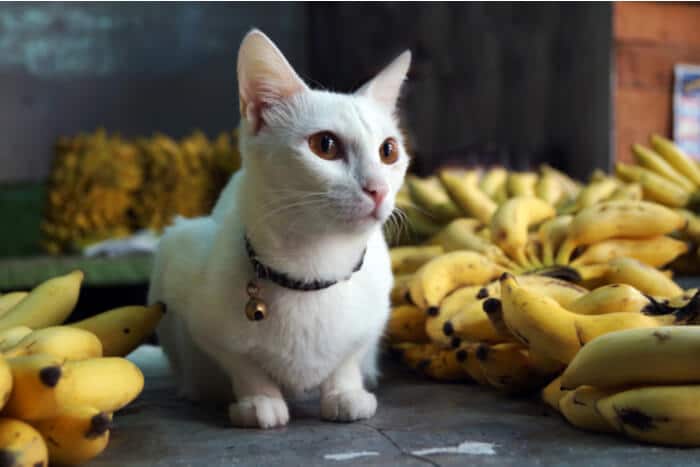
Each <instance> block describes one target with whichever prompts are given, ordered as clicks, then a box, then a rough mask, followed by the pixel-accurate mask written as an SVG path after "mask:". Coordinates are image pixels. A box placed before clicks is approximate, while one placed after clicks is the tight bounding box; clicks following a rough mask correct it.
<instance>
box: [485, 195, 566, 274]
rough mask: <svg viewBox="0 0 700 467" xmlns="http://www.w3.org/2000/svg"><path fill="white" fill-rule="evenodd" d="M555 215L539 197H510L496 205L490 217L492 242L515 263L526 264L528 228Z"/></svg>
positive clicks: (550, 207) (551, 208)
mask: <svg viewBox="0 0 700 467" xmlns="http://www.w3.org/2000/svg"><path fill="white" fill-rule="evenodd" d="M555 215H556V212H555V210H554V208H553V207H552V206H550V205H549V204H547V203H546V202H544V201H542V200H541V199H539V198H535V197H526V196H521V197H516V198H511V199H509V200H508V201H506V202H505V203H503V204H502V205H501V206H499V207H498V209H497V210H496V212H495V213H494V215H493V218H492V219H491V224H490V226H491V237H492V240H493V243H495V244H496V245H498V246H499V247H501V249H502V250H503V251H504V252H505V253H506V254H507V255H508V256H509V257H511V258H513V259H514V260H515V261H516V262H517V263H519V264H526V263H527V261H526V259H525V245H526V243H527V240H528V230H529V228H530V227H531V226H533V225H535V224H539V223H541V222H542V221H545V220H547V219H549V218H550V217H554V216H555Z"/></svg>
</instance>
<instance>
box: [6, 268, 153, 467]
mask: <svg viewBox="0 0 700 467" xmlns="http://www.w3.org/2000/svg"><path fill="white" fill-rule="evenodd" d="M82 279H83V273H82V272H81V271H74V272H72V273H69V274H66V275H64V276H59V277H55V278H52V279H49V280H47V281H46V282H44V283H42V284H40V285H39V286H37V287H36V288H34V289H33V290H32V291H31V292H12V293H7V294H4V295H0V460H1V461H2V465H7V466H17V467H19V466H34V465H44V466H45V465H48V462H49V461H50V462H51V463H56V464H64V465H65V464H68V465H71V464H79V463H81V462H85V461H87V460H89V459H91V458H93V457H95V456H97V455H98V454H100V453H101V452H102V451H103V450H104V449H105V448H106V447H107V443H108V441H109V435H110V429H111V424H112V414H113V413H114V412H116V411H117V410H119V409H121V408H123V407H124V406H126V405H127V404H129V403H130V402H131V401H132V400H134V399H135V398H136V397H137V396H138V395H139V394H140V392H141V390H142V389H143V384H144V380H143V374H142V373H141V371H140V370H139V368H138V367H137V366H135V365H134V364H133V363H131V362H130V361H129V360H127V359H125V358H122V357H123V356H125V355H127V354H128V353H129V352H131V351H132V350H134V349H135V348H136V347H137V346H138V345H139V344H140V343H141V342H142V341H143V340H144V339H145V338H146V337H147V336H148V335H150V334H151V333H152V332H153V331H154V329H155V327H156V325H157V324H158V322H159V320H160V318H161V316H162V314H163V312H164V311H165V310H164V308H163V307H162V306H161V305H154V306H151V307H143V306H129V307H122V308H117V309H114V310H111V311H106V312H104V313H101V314H98V315H96V316H94V317H91V318H87V319H85V320H83V321H79V322H76V323H71V324H66V325H62V324H61V323H63V322H64V321H65V320H66V318H67V317H68V316H69V315H70V313H71V312H72V311H73V308H74V307H75V304H76V303H77V300H78V295H79V292H80V285H81V283H82Z"/></svg>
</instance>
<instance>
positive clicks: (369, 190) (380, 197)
mask: <svg viewBox="0 0 700 467" xmlns="http://www.w3.org/2000/svg"><path fill="white" fill-rule="evenodd" d="M362 191H364V192H365V194H367V196H369V197H370V198H372V201H374V209H375V210H376V209H378V208H379V206H380V205H381V204H382V201H384V197H386V194H387V193H388V192H389V187H388V186H386V185H383V184H382V185H367V186H364V187H362Z"/></svg>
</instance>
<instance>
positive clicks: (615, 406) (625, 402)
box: [596, 385, 700, 446]
mask: <svg viewBox="0 0 700 467" xmlns="http://www.w3.org/2000/svg"><path fill="white" fill-rule="evenodd" d="M698 398H700V386H699V385H692V386H649V387H642V388H636V389H629V390H627V391H622V392H619V393H617V394H613V395H611V396H609V397H606V398H604V399H601V400H599V401H598V403H597V404H596V407H597V409H598V412H599V413H600V414H601V415H602V416H603V417H604V418H605V419H606V420H607V421H608V423H610V425H611V426H613V427H615V429H617V431H619V432H620V433H623V434H624V435H626V436H628V437H630V438H632V439H635V440H637V441H644V442H648V443H654V444H668V445H674V446H700V404H698Z"/></svg>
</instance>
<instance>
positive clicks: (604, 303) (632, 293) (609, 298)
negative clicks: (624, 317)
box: [566, 284, 670, 315]
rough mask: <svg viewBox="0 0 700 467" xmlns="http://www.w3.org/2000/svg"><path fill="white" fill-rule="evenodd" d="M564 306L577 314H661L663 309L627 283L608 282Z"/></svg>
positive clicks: (659, 304)
mask: <svg viewBox="0 0 700 467" xmlns="http://www.w3.org/2000/svg"><path fill="white" fill-rule="evenodd" d="M566 308H567V309H568V310H569V311H571V312H573V313H577V314H579V315H602V314H606V313H619V312H637V313H646V314H663V312H664V310H665V307H664V306H663V305H662V304H661V303H659V302H657V301H656V300H653V299H651V298H649V297H648V296H646V295H644V294H643V293H642V292H640V291H639V290H637V289H636V288H634V287H632V286H631V285H627V284H608V285H604V286H602V287H598V288H597V289H594V290H591V291H590V292H588V293H587V294H585V295H583V296H582V297H580V298H579V299H577V300H575V301H573V302H572V303H571V304H569V306H568V307H566ZM669 311H670V310H669Z"/></svg>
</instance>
